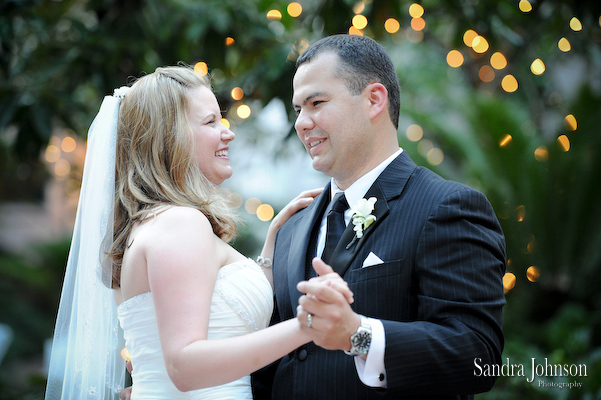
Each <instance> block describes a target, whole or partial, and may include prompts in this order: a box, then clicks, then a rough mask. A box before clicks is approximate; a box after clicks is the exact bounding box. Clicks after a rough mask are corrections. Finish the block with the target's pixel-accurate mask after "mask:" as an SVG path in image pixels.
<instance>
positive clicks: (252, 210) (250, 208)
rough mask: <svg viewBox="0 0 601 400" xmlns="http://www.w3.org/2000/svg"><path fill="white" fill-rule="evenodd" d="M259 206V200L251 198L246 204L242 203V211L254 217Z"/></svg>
mask: <svg viewBox="0 0 601 400" xmlns="http://www.w3.org/2000/svg"><path fill="white" fill-rule="evenodd" d="M260 205H261V200H259V199H257V198H256V197H251V198H249V199H248V200H246V203H244V209H245V210H246V212H247V213H249V214H253V215H254V214H256V213H257V208H259V206H260Z"/></svg>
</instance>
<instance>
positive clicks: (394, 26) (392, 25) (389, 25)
mask: <svg viewBox="0 0 601 400" xmlns="http://www.w3.org/2000/svg"><path fill="white" fill-rule="evenodd" d="M384 29H386V32H388V33H397V32H398V31H399V29H401V24H400V23H399V21H397V20H396V19H394V18H388V19H387V20H386V22H384Z"/></svg>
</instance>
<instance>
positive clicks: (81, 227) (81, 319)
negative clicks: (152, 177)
mask: <svg viewBox="0 0 601 400" xmlns="http://www.w3.org/2000/svg"><path fill="white" fill-rule="evenodd" d="M128 89H129V88H127V87H122V88H120V89H117V90H115V93H114V94H113V96H106V97H105V98H104V101H103V102H102V105H101V107H100V111H99V112H98V115H97V116H96V118H95V119H94V121H93V122H92V125H91V127H90V130H89V132H88V141H87V151H86V160H85V164H84V172H83V179H82V184H81V192H80V196H79V203H78V208H77V215H76V220H75V227H74V229H73V239H72V242H71V249H70V251H69V257H68V260H67V268H66V271H65V279H64V283H63V289H62V294H61V300H60V305H59V310H58V316H57V319H56V327H55V332H54V338H53V342H52V355H51V359H50V365H49V369H48V383H47V386H46V400H55V399H61V400H62V399H115V398H117V395H118V393H119V391H120V390H121V389H122V388H123V383H124V378H125V360H124V359H123V357H121V354H120V353H121V350H122V349H123V347H124V340H123V338H122V336H123V335H122V333H121V332H120V328H119V322H118V319H117V307H116V305H115V301H114V300H113V294H112V290H111V289H110V286H111V264H110V260H108V261H109V264H108V267H106V268H103V264H105V263H106V262H107V260H106V253H107V250H108V249H109V248H110V246H111V244H112V239H113V216H114V198H115V146H116V139H117V120H118V115H119V104H120V101H121V99H122V98H123V97H124V96H125V94H126V93H127V90H128Z"/></svg>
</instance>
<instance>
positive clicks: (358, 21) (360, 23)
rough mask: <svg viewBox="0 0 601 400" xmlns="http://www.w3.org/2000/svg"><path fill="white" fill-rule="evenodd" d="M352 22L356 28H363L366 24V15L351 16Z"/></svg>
mask: <svg viewBox="0 0 601 400" xmlns="http://www.w3.org/2000/svg"><path fill="white" fill-rule="evenodd" d="M352 23H353V26H354V27H355V28H357V29H365V27H366V26H367V17H365V15H361V14H357V15H355V16H354V17H353V22H352Z"/></svg>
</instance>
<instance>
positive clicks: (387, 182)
mask: <svg viewBox="0 0 601 400" xmlns="http://www.w3.org/2000/svg"><path fill="white" fill-rule="evenodd" d="M416 167H417V166H416V165H415V163H414V162H413V161H412V160H411V159H410V158H409V156H408V155H407V154H406V153H405V151H403V152H402V153H401V154H400V155H399V156H398V157H397V158H395V159H394V160H393V161H392V162H391V163H390V165H389V166H388V167H386V169H385V170H384V171H383V172H382V173H381V174H380V176H379V177H378V178H377V179H376V181H375V182H374V184H373V185H372V186H371V188H369V190H368V191H367V193H366V194H365V198H366V199H369V198H370V197H375V198H376V199H378V201H376V204H375V205H374V212H373V215H374V216H375V217H376V220H375V222H374V223H373V224H372V225H371V226H369V227H368V228H367V229H366V230H365V231H364V232H363V236H362V237H361V239H356V238H355V231H354V230H353V224H352V222H350V223H349V224H348V226H347V227H346V229H345V231H344V233H343V234H342V237H341V238H340V242H339V243H338V245H337V246H336V249H335V250H334V254H333V255H332V259H331V260H330V264H331V266H332V268H333V269H334V271H336V272H337V273H338V274H339V275H340V276H344V274H345V273H346V271H347V270H348V268H349V266H350V265H351V263H352V261H353V260H354V259H355V255H356V254H357V252H358V251H359V250H360V249H361V247H362V246H363V244H364V243H365V241H366V240H367V238H368V237H370V236H371V235H372V234H373V233H374V232H375V231H376V230H377V227H378V225H379V224H380V223H381V222H382V220H383V219H384V218H386V216H387V215H388V213H389V210H390V208H389V204H388V202H389V200H392V199H394V198H395V197H398V196H400V195H401V193H402V191H403V189H404V188H405V184H406V183H407V181H408V180H409V178H410V177H411V175H412V174H413V171H415V168H416ZM353 206H354V205H353V204H351V207H353Z"/></svg>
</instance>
